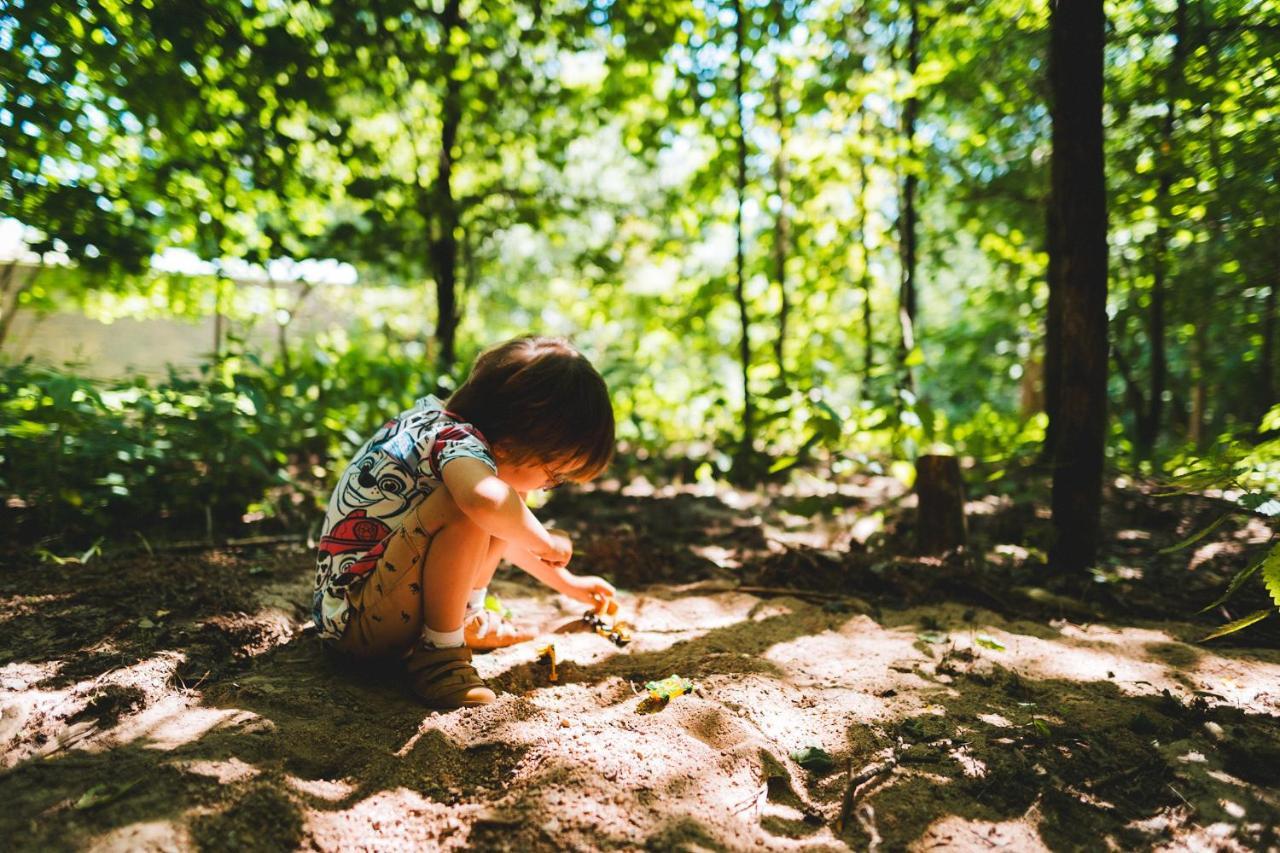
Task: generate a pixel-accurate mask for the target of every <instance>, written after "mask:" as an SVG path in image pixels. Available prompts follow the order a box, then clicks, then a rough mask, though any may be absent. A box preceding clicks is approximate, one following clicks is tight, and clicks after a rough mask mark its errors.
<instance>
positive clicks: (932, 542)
mask: <svg viewBox="0 0 1280 853" xmlns="http://www.w3.org/2000/svg"><path fill="white" fill-rule="evenodd" d="M916 497H917V499H918V500H919V503H918V505H917V508H916V548H917V550H918V551H919V552H920V553H921V554H937V553H940V552H942V551H950V550H952V549H955V548H961V547H964V546H965V545H966V544H968V541H969V540H968V528H967V526H966V524H965V517H964V478H963V477H961V476H960V463H959V462H958V461H957V460H956V457H954V456H921V457H920V458H918V459H916Z"/></svg>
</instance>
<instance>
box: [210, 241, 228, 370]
mask: <svg viewBox="0 0 1280 853" xmlns="http://www.w3.org/2000/svg"><path fill="white" fill-rule="evenodd" d="M222 266H223V265H222V259H221V258H219V259H218V261H217V268H218V274H217V277H216V278H214V280H213V363H214V364H219V363H221V361H222V336H223V334H224V329H223V327H224V326H225V325H226V324H225V321H224V320H223V305H222V291H223V285H224V284H225V282H226V280H227V276H226V273H225V272H224V271H223V268H222Z"/></svg>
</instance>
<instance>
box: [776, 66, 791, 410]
mask: <svg viewBox="0 0 1280 853" xmlns="http://www.w3.org/2000/svg"><path fill="white" fill-rule="evenodd" d="M773 109H774V114H775V115H776V116H777V119H778V156H777V157H776V158H774V161H773V182H774V186H775V188H776V189H777V192H778V213H777V215H776V216H775V217H774V219H773V274H774V278H775V279H776V280H777V283H778V300H779V302H778V337H777V340H776V341H774V345H773V348H774V356H775V358H776V359H777V361H778V383H779V384H780V385H781V386H783V387H786V385H787V359H786V342H787V314H788V312H789V310H790V304H789V300H788V296H787V251H788V246H787V243H788V232H789V230H790V223H789V222H788V219H787V195H788V192H787V161H786V156H787V119H786V113H785V106H784V104H783V98H782V68H781V63H779V68H778V71H777V74H776V76H775V77H774V78H773Z"/></svg>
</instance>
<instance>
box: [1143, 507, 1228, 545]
mask: <svg viewBox="0 0 1280 853" xmlns="http://www.w3.org/2000/svg"><path fill="white" fill-rule="evenodd" d="M1234 514H1235V513H1234V512H1228V513H1226V514H1224V515H1222V516H1220V517H1219V518H1218V520H1217V521H1215V522H1213V523H1212V524H1210V525H1209V526H1208V527H1205V528H1203V529H1202V530H1200V531H1198V532H1196V533H1193V534H1191V535H1190V536H1188V537H1187V538H1186V539H1183V540H1182V541H1181V542H1179V543H1178V544H1176V545H1170V546H1169V547H1168V548H1161V549H1160V550H1159V551H1157V552H1156V553H1157V554H1172V553H1173V552H1174V551H1181V550H1182V549H1183V548H1186V547H1188V546H1191V545H1194V544H1196V543H1197V542H1199V541H1200V540H1201V539H1203V538H1204V537H1206V536H1208V535H1209V534H1210V533H1212V532H1213V531H1215V530H1217V529H1218V528H1219V527H1221V526H1222V523H1223V522H1224V521H1226V520H1227V519H1228V518H1230V517H1231V516H1232V515H1234Z"/></svg>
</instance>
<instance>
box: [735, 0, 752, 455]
mask: <svg viewBox="0 0 1280 853" xmlns="http://www.w3.org/2000/svg"><path fill="white" fill-rule="evenodd" d="M733 14H734V23H733V33H734V48H733V49H734V76H733V91H734V103H735V104H736V106H737V111H736V122H735V127H734V132H735V136H736V142H737V149H738V175H737V191H738V210H737V249H736V254H735V256H734V298H735V300H736V301H737V303H738V321H739V323H740V325H741V329H742V335H741V338H740V340H739V343H738V359H739V361H740V362H741V364H742V447H741V453H740V458H741V459H742V460H743V462H744V463H746V460H748V459H750V457H751V453H752V450H753V449H754V447H755V406H754V403H753V401H752V398H751V386H750V382H749V373H750V367H751V338H750V332H751V318H750V315H749V314H748V313H747V293H746V281H745V277H746V247H745V242H744V235H743V222H742V213H743V207H744V206H745V205H746V201H747V134H746V117H745V115H744V107H743V103H742V101H743V79H744V77H745V67H744V66H745V62H744V60H743V58H742V44H743V39H744V35H743V34H744V32H745V31H746V27H745V26H744V21H743V20H742V0H734V2H733Z"/></svg>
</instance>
